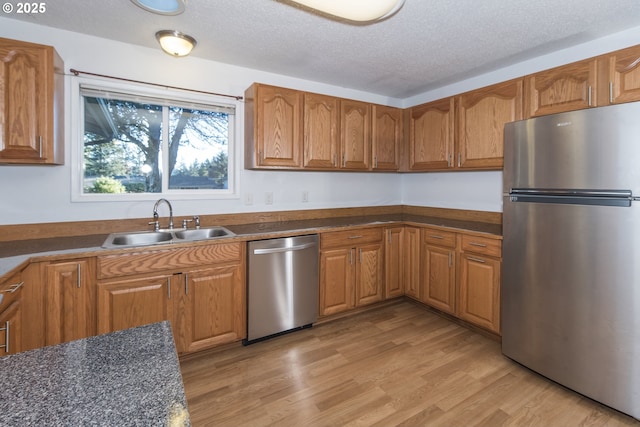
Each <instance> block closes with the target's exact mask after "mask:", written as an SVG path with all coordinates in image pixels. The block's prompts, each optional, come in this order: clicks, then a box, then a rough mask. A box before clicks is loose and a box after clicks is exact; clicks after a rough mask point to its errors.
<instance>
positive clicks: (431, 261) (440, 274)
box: [421, 228, 456, 314]
mask: <svg viewBox="0 0 640 427" xmlns="http://www.w3.org/2000/svg"><path fill="white" fill-rule="evenodd" d="M423 239H424V240H423V242H424V244H423V248H422V275H423V276H422V292H421V296H422V298H421V299H422V301H423V302H425V303H427V304H429V305H431V306H433V307H435V308H437V309H438V310H441V311H444V312H446V313H450V314H455V312H456V235H455V233H452V232H448V231H442V230H438V229H433V228H425V229H424V233H423Z"/></svg>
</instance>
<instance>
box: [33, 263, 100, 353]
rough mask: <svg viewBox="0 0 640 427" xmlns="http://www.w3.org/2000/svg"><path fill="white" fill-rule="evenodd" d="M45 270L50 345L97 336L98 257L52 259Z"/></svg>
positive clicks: (46, 311)
mask: <svg viewBox="0 0 640 427" xmlns="http://www.w3.org/2000/svg"><path fill="white" fill-rule="evenodd" d="M44 269H45V277H46V282H45V283H46V290H45V313H46V323H45V341H46V342H45V343H46V345H54V344H60V343H63V342H67V341H73V340H77V339H81V338H86V337H90V336H92V335H95V334H96V309H95V307H96V295H95V290H96V284H95V259H94V258H86V259H78V260H69V261H63V262H52V263H48V264H46V265H45V267H44Z"/></svg>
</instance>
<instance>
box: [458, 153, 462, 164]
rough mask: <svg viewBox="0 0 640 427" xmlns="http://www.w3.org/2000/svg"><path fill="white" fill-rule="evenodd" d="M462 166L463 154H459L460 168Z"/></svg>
mask: <svg viewBox="0 0 640 427" xmlns="http://www.w3.org/2000/svg"><path fill="white" fill-rule="evenodd" d="M460 166H462V153H458V167H460Z"/></svg>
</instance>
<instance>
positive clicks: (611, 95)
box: [609, 81, 613, 104]
mask: <svg viewBox="0 0 640 427" xmlns="http://www.w3.org/2000/svg"><path fill="white" fill-rule="evenodd" d="M609 104H613V82H612V81H609Z"/></svg>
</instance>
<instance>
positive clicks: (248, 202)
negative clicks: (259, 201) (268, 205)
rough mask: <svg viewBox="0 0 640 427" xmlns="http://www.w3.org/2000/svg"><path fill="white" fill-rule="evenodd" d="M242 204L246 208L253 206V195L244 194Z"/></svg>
mask: <svg viewBox="0 0 640 427" xmlns="http://www.w3.org/2000/svg"><path fill="white" fill-rule="evenodd" d="M244 204H245V205H247V206H248V205H252V204H253V193H244Z"/></svg>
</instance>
